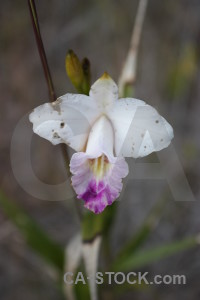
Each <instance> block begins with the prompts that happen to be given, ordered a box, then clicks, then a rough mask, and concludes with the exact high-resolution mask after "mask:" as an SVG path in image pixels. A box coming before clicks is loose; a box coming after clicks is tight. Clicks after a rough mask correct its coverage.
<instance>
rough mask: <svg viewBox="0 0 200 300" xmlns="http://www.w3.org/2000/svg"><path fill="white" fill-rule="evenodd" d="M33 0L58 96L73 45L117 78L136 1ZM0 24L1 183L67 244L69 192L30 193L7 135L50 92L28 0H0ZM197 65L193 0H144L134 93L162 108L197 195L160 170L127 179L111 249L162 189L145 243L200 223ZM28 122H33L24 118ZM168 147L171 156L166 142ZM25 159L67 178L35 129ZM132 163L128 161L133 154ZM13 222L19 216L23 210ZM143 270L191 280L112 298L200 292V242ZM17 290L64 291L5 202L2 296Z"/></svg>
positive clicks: (194, 230)
mask: <svg viewBox="0 0 200 300" xmlns="http://www.w3.org/2000/svg"><path fill="white" fill-rule="evenodd" d="M36 6H37V11H38V17H39V22H40V27H41V34H42V37H43V42H44V47H45V49H46V54H47V58H48V62H49V66H50V70H51V73H52V77H53V82H54V86H55V90H56V94H57V96H60V95H63V94H65V93H66V92H75V89H74V88H73V86H72V85H71V83H70V82H69V80H68V78H67V75H66V71H65V55H66V53H67V51H68V50H69V49H73V50H74V51H75V52H76V53H77V55H78V56H79V57H80V58H84V57H88V58H89V60H90V62H91V71H92V82H94V81H95V80H96V79H97V78H98V77H99V76H100V75H101V74H102V73H103V72H104V71H107V72H108V73H109V74H110V75H111V77H112V78H113V79H114V80H116V81H117V80H118V78H119V75H120V72H121V69H122V66H123V62H124V60H125V58H126V54H127V51H128V48H129V43H130V37H131V32H132V28H133V25H134V20H135V15H136V9H137V6H138V1H136V0H134V1H128V0H123V1H122V0H118V1H114V0H110V1H105V0H96V1H90V0H85V1H81V0H75V1H74V0H73V1H72V0H57V1H55V0H50V1H47V0H43V1H36ZM0 32H1V33H0V88H1V109H0V183H1V190H2V191H3V192H4V194H5V195H6V197H8V198H9V199H11V200H12V202H14V203H15V204H16V205H20V207H23V209H24V210H25V211H26V213H27V214H28V215H29V216H31V218H33V220H35V222H36V223H37V224H38V225H39V226H40V227H41V228H42V229H43V230H44V231H45V232H46V233H47V234H48V236H50V237H51V239H52V240H54V241H55V242H57V243H58V244H60V245H61V246H63V247H64V246H65V245H66V244H67V243H68V241H69V239H70V238H71V237H72V236H73V235H74V234H75V233H76V232H77V231H78V230H79V228H80V224H79V219H78V215H77V212H76V209H75V205H74V201H73V199H68V200H66V201H59V202H58V201H42V200H39V199H37V198H35V197H33V196H31V195H29V194H28V193H26V192H25V191H24V190H23V189H22V188H21V186H20V185H19V184H18V182H17V180H16V179H15V177H14V175H13V172H12V167H11V163H10V143H11V138H12V135H13V131H14V129H15V127H16V125H17V123H18V121H19V120H20V119H21V118H22V117H23V116H24V115H25V114H27V113H28V112H30V111H31V109H33V108H34V107H36V106H38V105H40V104H42V103H44V102H47V101H48V91H47V86H46V82H45V78H44V75H43V70H42V66H41V63H40V59H39V55H38V50H37V46H36V41H35V37H34V34H33V29H32V24H31V20H30V14H29V10H28V5H27V1H24V0H18V1H11V0H7V1H1V3H0ZM199 67H200V2H199V0H168V1H159V0H150V1H149V3H148V7H147V12H146V18H145V22H144V27H143V33H142V38H141V44H140V48H139V57H138V73H137V80H136V85H135V95H134V96H135V97H136V98H138V99H143V100H145V101H146V102H148V103H149V104H151V105H153V106H154V107H156V108H158V109H159V112H160V113H161V115H163V116H165V117H166V119H167V120H168V121H169V123H170V124H172V126H173V128H174V132H175V138H174V140H173V145H174V148H175V151H176V153H177V156H178V158H179V161H180V162H181V164H182V167H183V169H184V172H185V174H186V176H187V180H188V182H189V184H190V187H191V189H192V192H193V194H194V197H195V201H194V202H190V201H187V199H183V200H185V201H175V199H174V197H173V195H172V193H171V191H170V187H169V185H168V183H167V181H166V180H153V179H149V180H143V179H135V180H133V179H131V180H127V181H126V184H125V189H124V192H123V200H122V201H120V202H118V203H117V214H116V218H115V220H114V223H113V226H112V230H111V233H110V246H111V253H112V255H113V257H114V255H116V253H117V251H118V250H119V249H120V248H121V247H122V245H124V244H125V243H126V242H127V241H128V240H129V239H130V238H131V237H132V236H133V234H134V233H135V232H137V230H138V228H140V226H141V225H142V224H143V222H144V221H145V219H146V218H147V216H148V215H149V212H150V211H151V209H152V207H153V206H154V204H155V203H156V202H157V201H158V200H159V199H162V198H167V201H166V202H165V205H164V207H163V209H161V210H160V213H159V217H158V219H157V222H156V225H155V226H154V228H153V230H152V231H151V232H150V234H149V236H148V239H147V240H146V241H145V243H144V245H143V248H144V249H145V248H146V249H148V247H152V246H156V245H161V244H162V243H167V242H171V241H174V240H179V239H183V238H184V237H187V236H195V235H197V234H199V233H200V202H199V200H200V199H199V198H200V197H199V196H200V185H199V180H200V168H199V167H200V162H199V157H200V155H199V153H200V137H199V128H200V118H199V115H200V68H199ZM27 126H29V128H31V125H30V124H28V122H27ZM29 132H30V131H29ZM26 134H27V131H26V130H25V131H24V134H23V133H22V136H21V137H20V138H22V144H21V147H23V139H24V140H26V139H27V138H28V136H26ZM164 151H165V152H166V156H165V157H167V156H168V155H169V153H170V152H167V151H168V150H167V149H166V150H164ZM31 159H32V166H33V169H34V172H35V174H36V175H37V177H38V178H40V179H41V180H42V181H43V182H45V183H48V184H58V183H60V182H63V181H64V180H66V178H67V175H66V170H65V165H64V162H63V159H62V154H61V151H60V148H59V146H52V145H51V144H50V143H49V142H48V141H45V140H43V139H41V138H39V137H37V136H34V137H33V140H32V155H31ZM149 160H150V161H153V162H155V161H159V160H158V158H157V156H156V155H155V154H152V155H151V156H150V158H148V160H147V159H142V160H138V162H147V161H149ZM22 163H23V162H22ZM129 163H130V166H131V163H132V162H131V160H129ZM133 171H134V170H133ZM28 177H29V174H27V178H28ZM44 192H45V191H44ZM47 196H48V195H47ZM71 198H72V197H71ZM54 200H57V199H54ZM78 204H79V205H82V203H78ZM22 219H23V218H22ZM15 221H16V220H15ZM16 222H19V223H20V222H22V223H23V220H21V219H20V220H17V221H16ZM20 224H21V223H20ZM18 225H19V224H18ZM48 251H49V252H51V249H47V252H48ZM142 270H143V271H149V272H150V274H151V276H153V275H154V274H161V275H163V274H169V275H171V274H184V275H185V276H186V278H187V284H186V285H180V286H179V285H160V286H151V287H150V288H148V289H146V288H145V289H142V288H139V289H137V288H135V289H133V288H132V289H129V290H128V291H126V290H124V291H123V292H121V293H117V294H116V295H115V298H114V299H138V300H140V299H141V300H145V299H148V300H151V299H162V300H166V299H170V300H173V299H174V300H175V299H178V298H180V297H181V299H183V300H184V299H193V300H197V299H199V298H200V286H199V278H200V251H199V247H194V248H192V249H190V250H187V251H185V252H184V251H183V252H180V253H178V254H175V255H173V256H171V257H168V258H165V259H163V260H158V261H156V262H154V263H151V264H148V265H147V266H145V267H144V268H143V269H142ZM109 297H110V296H109V295H107V294H106V295H105V296H104V298H102V299H111V298H109ZM13 298H15V300H19V299H20V300H25V299H29V300H36V299H37V300H40V299H44V298H45V299H48V300H54V299H56V300H62V299H64V296H63V295H62V293H61V292H60V290H59V289H58V288H57V286H56V284H55V283H54V280H53V279H52V276H50V274H49V271H48V268H47V266H46V264H45V263H44V262H43V260H42V259H41V257H40V256H38V255H37V254H36V252H35V251H34V250H33V249H32V248H31V247H30V246H28V245H27V243H26V242H25V238H24V235H23V234H22V231H20V230H19V228H17V227H16V226H15V225H14V224H13V222H12V216H11V217H10V218H9V217H8V214H7V213H5V209H4V208H2V209H1V208H0V299H2V300H11V299H13Z"/></svg>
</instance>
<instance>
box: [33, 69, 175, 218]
mask: <svg viewBox="0 0 200 300" xmlns="http://www.w3.org/2000/svg"><path fill="white" fill-rule="evenodd" d="M30 121H31V122H32V123H33V131H34V132H35V133H36V134H38V135H39V136H41V137H43V138H45V139H47V140H49V141H50V142H51V143H52V144H54V145H56V144H59V143H65V144H67V145H68V146H70V147H71V148H72V149H74V150H75V151H76V153H74V154H73V155H72V158H71V161H70V170H71V173H72V175H73V176H72V186H73V188H74V190H75V192H76V194H77V197H78V198H79V199H83V200H84V203H85V207H86V208H88V209H89V210H91V211H93V212H94V213H96V214H98V213H101V212H102V211H103V210H104V209H105V207H106V206H107V205H111V204H112V203H113V201H114V200H115V199H116V198H117V197H118V196H119V194H120V192H121V190H122V178H124V177H126V176H127V174H128V164H127V163H126V161H125V157H133V158H137V157H143V156H146V155H148V154H150V153H152V152H154V151H159V150H162V149H163V148H166V147H167V146H168V145H169V144H170V142H171V140H172V138H173V129H172V127H171V125H170V124H169V123H168V122H167V121H166V120H165V119H164V118H163V117H162V116H160V115H159V113H158V112H157V111H156V110H155V109H154V108H153V107H152V106H150V105H148V104H146V103H145V102H144V101H141V100H137V99H133V98H123V99H118V88H117V85H116V84H115V82H114V81H113V80H112V79H111V77H110V76H109V75H108V74H107V73H104V74H103V76H102V77H101V78H99V79H98V80H97V81H96V82H95V83H94V84H93V85H92V87H91V89H90V93H89V96H86V95H82V94H66V95H64V96H61V97H60V98H58V99H57V100H56V101H55V102H53V103H45V104H43V105H41V106H39V107H37V108H35V109H34V110H33V112H32V113H31V114H30Z"/></svg>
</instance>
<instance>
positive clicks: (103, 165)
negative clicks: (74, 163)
mask: <svg viewBox="0 0 200 300" xmlns="http://www.w3.org/2000/svg"><path fill="white" fill-rule="evenodd" d="M89 166H90V170H91V171H92V172H93V174H94V176H95V177H96V179H98V180H100V179H102V178H103V177H104V176H105V174H106V173H107V172H108V171H109V169H110V167H111V165H110V163H109V161H108V158H107V157H106V156H105V155H104V154H103V155H102V156H99V157H97V158H94V159H90V160H89Z"/></svg>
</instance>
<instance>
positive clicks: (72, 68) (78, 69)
mask: <svg viewBox="0 0 200 300" xmlns="http://www.w3.org/2000/svg"><path fill="white" fill-rule="evenodd" d="M65 68H66V72H67V75H68V77H69V79H70V81H71V82H72V84H73V85H74V87H75V88H76V89H77V91H78V92H79V93H82V92H83V89H82V85H83V81H84V74H83V69H82V65H81V62H80V60H79V58H78V57H77V55H76V54H75V53H74V52H73V51H72V50H69V51H68V53H67V55H66V59H65Z"/></svg>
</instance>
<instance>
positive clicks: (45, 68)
mask: <svg viewBox="0 0 200 300" xmlns="http://www.w3.org/2000/svg"><path fill="white" fill-rule="evenodd" d="M28 6H29V10H30V15H31V20H32V24H33V30H34V33H35V38H36V42H37V47H38V51H39V54H40V59H41V62H42V66H43V71H44V75H45V78H46V82H47V86H48V90H49V99H50V101H55V100H56V94H55V90H54V86H53V81H52V78H51V73H50V70H49V66H48V62H47V58H46V53H45V50H44V45H43V42H42V37H41V33H40V26H39V22H38V16H37V10H36V6H35V1H34V0H28Z"/></svg>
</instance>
